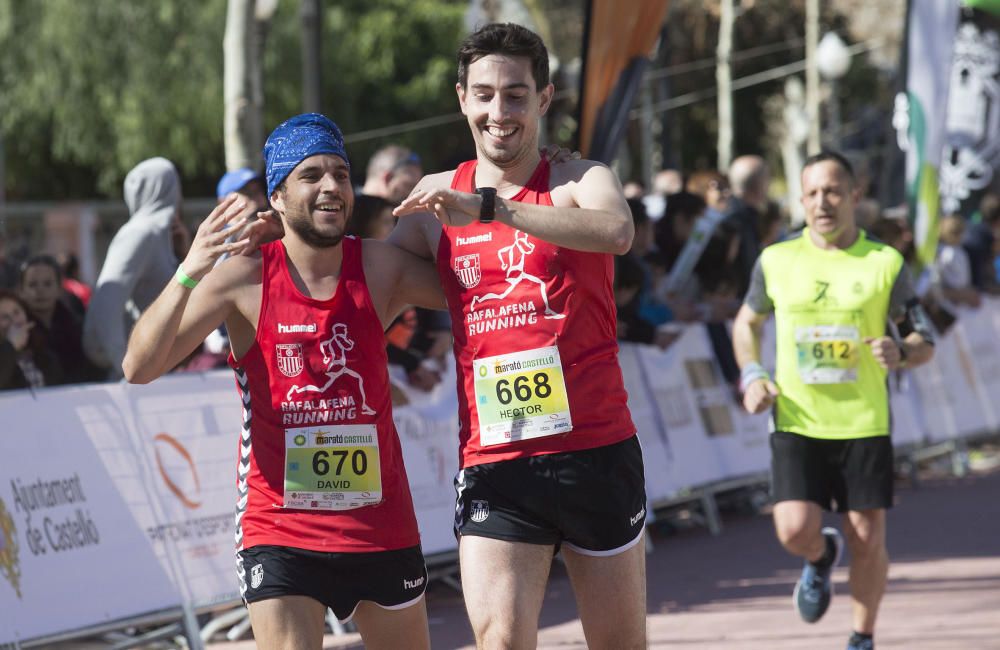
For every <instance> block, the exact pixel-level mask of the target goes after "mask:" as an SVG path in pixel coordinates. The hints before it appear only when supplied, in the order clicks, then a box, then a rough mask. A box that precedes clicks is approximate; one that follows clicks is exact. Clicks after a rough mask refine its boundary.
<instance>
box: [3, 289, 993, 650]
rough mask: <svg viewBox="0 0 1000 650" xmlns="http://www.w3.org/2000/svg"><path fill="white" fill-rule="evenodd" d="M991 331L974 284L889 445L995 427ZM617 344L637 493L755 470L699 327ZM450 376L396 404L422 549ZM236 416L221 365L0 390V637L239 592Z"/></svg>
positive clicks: (431, 539)
mask: <svg viewBox="0 0 1000 650" xmlns="http://www.w3.org/2000/svg"><path fill="white" fill-rule="evenodd" d="M770 332H773V329H772V330H770ZM998 338H1000V300H988V301H987V302H986V303H985V304H984V305H983V306H982V307H981V308H980V309H978V310H974V311H973V310H970V311H968V312H967V313H964V314H963V315H962V318H960V319H959V321H958V323H957V324H956V325H955V327H954V328H953V330H952V331H951V332H949V333H948V335H947V336H945V337H943V338H942V339H941V340H939V341H938V344H937V354H936V355H935V359H934V361H933V362H931V363H930V364H928V365H927V366H926V367H922V368H920V369H917V370H915V371H913V372H909V373H904V374H903V375H902V376H901V377H896V376H893V377H892V378H891V379H890V385H891V386H892V396H891V398H892V406H893V437H894V442H895V444H897V445H906V446H913V445H920V444H927V443H935V442H940V441H944V440H949V439H957V438H961V437H965V436H968V435H971V434H976V433H981V432H985V431H995V430H997V429H998V428H1000V427H998V425H1000V417H998V416H1000V406H998V405H995V404H994V403H993V402H992V400H991V396H993V395H997V394H1000V349H998V346H997V344H996V341H997V340H998ZM763 349H764V350H773V334H768V340H766V341H765V344H764V347H763ZM772 354H773V352H772ZM620 361H621V366H622V371H623V373H624V376H625V383H626V387H627V388H628V391H629V405H630V407H631V410H632V417H633V419H634V420H635V424H636V426H637V428H638V430H639V435H640V439H641V441H642V448H643V456H644V459H645V463H646V482H647V493H648V495H649V501H650V504H651V505H652V506H654V507H655V506H656V505H657V503H664V502H666V501H668V500H671V499H674V498H676V497H678V496H679V495H683V494H685V493H688V492H690V491H691V490H692V489H693V488H696V487H698V486H704V485H707V484H710V483H713V482H717V481H724V480H727V479H733V478H739V477H741V476H749V475H754V474H760V473H762V472H766V471H767V468H768V464H769V453H770V452H769V448H768V431H767V429H768V424H767V417H766V416H756V417H754V416H749V415H747V414H746V413H744V412H743V410H742V409H741V408H740V407H739V405H738V404H737V403H736V401H735V399H734V396H733V393H732V389H731V387H730V386H728V385H727V384H726V383H725V382H724V381H723V380H722V378H721V375H720V372H719V370H718V366H717V363H716V361H715V358H714V355H713V353H712V349H711V347H710V345H709V343H708V339H707V336H706V333H705V329H704V328H703V327H700V326H697V327H690V328H688V329H687V330H686V331H685V332H684V334H683V335H682V338H681V339H680V340H679V341H678V342H677V343H676V344H675V345H673V346H672V347H671V348H669V349H668V350H666V351H661V350H659V349H657V348H653V347H648V346H638V345H630V344H625V345H622V348H621V353H620ZM454 385H455V380H454V372H453V370H451V371H449V372H447V373H446V376H445V378H444V381H443V382H442V383H441V384H440V385H439V386H437V387H436V388H435V389H434V390H433V391H432V392H430V393H412V392H408V391H406V392H407V394H408V396H409V398H410V404H408V405H407V406H403V407H398V408H397V409H396V411H395V418H396V423H397V428H398V430H399V434H400V438H401V440H402V446H403V451H404V457H405V461H406V466H407V474H408V476H409V480H410V485H411V489H412V492H413V498H414V502H415V506H416V510H417V517H418V522H419V525H420V530H421V538H422V543H423V548H424V551H425V553H426V554H427V555H428V556H433V555H435V554H439V553H446V552H451V551H454V550H455V549H456V542H455V538H454V536H453V533H452V523H453V520H454V489H453V486H452V481H453V478H454V476H455V473H456V471H457V469H458V452H457V438H456V429H457V399H456V396H455V389H454ZM240 425H241V410H240V401H239V397H238V395H237V393H236V390H235V387H234V380H233V377H232V374H231V373H230V372H229V371H224V370H222V371H214V372H211V373H205V374H177V375H171V376H169V377H164V378H162V379H160V380H158V381H156V382H154V383H153V384H150V385H147V386H130V385H127V384H97V385H87V386H73V387H62V388H50V389H45V390H41V391H38V392H36V393H35V394H32V393H29V392H26V391H18V392H6V393H0V441H2V442H0V444H2V450H3V453H2V454H0V643H14V642H23V641H25V640H30V639H33V638H38V637H43V636H49V635H53V634H57V633H62V632H66V631H69V630H75V629H83V628H87V627H91V626H95V625H99V624H103V623H108V622H111V621H118V620H125V619H129V618H130V617H135V616H139V615H142V614H144V613H148V612H154V611H161V610H165V609H169V608H175V607H180V606H188V607H200V606H204V605H210V604H215V603H222V602H234V601H236V600H237V599H238V586H237V582H236V574H235V568H234V530H235V523H234V510H235V499H236V486H235V483H236V480H235V469H236V455H237V452H238V438H239V430H240Z"/></svg>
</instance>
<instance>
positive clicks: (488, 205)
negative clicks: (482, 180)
mask: <svg viewBox="0 0 1000 650" xmlns="http://www.w3.org/2000/svg"><path fill="white" fill-rule="evenodd" d="M476 194H478V195H479V196H481V197H483V202H482V203H481V204H480V206H479V223H492V222H493V217H494V216H496V208H497V190H496V188H495V187H477V188H476Z"/></svg>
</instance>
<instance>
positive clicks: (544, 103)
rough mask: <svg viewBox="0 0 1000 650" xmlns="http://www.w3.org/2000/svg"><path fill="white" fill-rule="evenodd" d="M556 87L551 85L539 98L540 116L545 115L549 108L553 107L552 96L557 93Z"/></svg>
mask: <svg viewBox="0 0 1000 650" xmlns="http://www.w3.org/2000/svg"><path fill="white" fill-rule="evenodd" d="M555 91H556V89H555V86H553V85H552V84H549V85H548V86H546V87H545V88H544V89H543V90H542V92H541V93H539V97H538V114H539V115H545V112H546V111H548V110H549V106H551V105H552V95H553V94H554V93H555Z"/></svg>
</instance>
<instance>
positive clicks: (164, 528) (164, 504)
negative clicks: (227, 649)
mask: <svg viewBox="0 0 1000 650" xmlns="http://www.w3.org/2000/svg"><path fill="white" fill-rule="evenodd" d="M111 390H114V392H115V397H116V400H117V401H118V402H119V404H120V405H121V414H122V417H121V420H120V421H119V422H114V423H112V422H111V419H110V418H103V419H101V420H97V421H95V420H93V419H88V420H86V421H85V422H84V428H85V430H86V432H87V434H88V435H89V436H90V437H91V439H92V440H93V441H94V444H95V445H96V446H97V447H98V449H99V451H100V453H101V457H102V459H103V460H104V461H105V464H106V466H107V467H108V471H109V472H110V473H111V474H112V476H113V478H114V480H115V482H116V483H117V484H118V485H119V488H120V489H121V490H122V493H123V494H129V491H128V488H129V486H133V485H141V486H142V487H143V498H142V499H136V500H132V501H131V502H130V503H129V506H130V508H131V510H132V516H133V517H134V518H135V520H136V521H137V522H138V523H139V525H140V527H141V528H142V530H143V532H144V533H145V535H146V538H147V540H148V544H149V545H150V546H151V547H152V548H153V550H154V551H155V553H156V556H157V558H158V559H159V561H160V564H161V565H162V566H163V569H164V571H165V572H166V573H167V574H168V575H169V576H170V577H171V579H172V580H173V581H174V584H175V585H177V588H178V590H179V591H180V592H181V595H182V596H183V597H184V600H185V602H188V603H192V604H194V605H195V606H200V605H206V604H212V603H217V602H228V601H233V600H238V599H239V583H238V581H237V578H236V557H235V553H236V542H235V534H236V523H235V513H236V499H237V490H236V462H237V455H238V453H239V435H240V430H241V428H242V424H243V419H242V409H241V404H240V398H239V394H238V393H237V391H236V388H235V386H234V379H233V374H232V372H230V371H226V370H223V371H219V372H212V373H207V374H187V373H185V374H175V375H169V376H167V377H163V378H161V379H158V380H157V381H156V382H155V383H153V384H148V385H138V386H133V385H128V384H120V385H118V386H116V387H112V388H111ZM122 459H128V461H127V464H125V465H123V464H122V463H121V460H122Z"/></svg>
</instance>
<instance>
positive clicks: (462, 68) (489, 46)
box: [458, 23, 549, 90]
mask: <svg viewBox="0 0 1000 650" xmlns="http://www.w3.org/2000/svg"><path fill="white" fill-rule="evenodd" d="M490 54H503V55H506V56H524V57H527V58H528V59H529V60H530V61H531V74H532V76H533V77H534V78H535V90H542V89H543V88H545V87H546V86H548V85H549V52H548V50H547V49H545V43H543V42H542V39H541V38H540V37H539V36H538V34H536V33H535V32H533V31H531V30H530V29H527V28H526V27H522V26H520V25H516V24H514V23H491V24H489V25H486V26H485V27H482V28H480V29H479V31H477V32H476V33H474V34H472V35H471V36H469V37H468V38H466V39H465V40H464V41H462V44H461V45H460V46H459V47H458V83H460V84H462V87H463V88H466V87H467V86H468V80H469V66H470V65H472V64H473V63H475V62H476V61H478V60H479V59H481V58H483V57H484V56H489V55H490Z"/></svg>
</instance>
